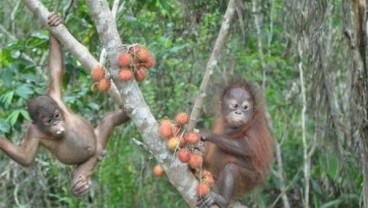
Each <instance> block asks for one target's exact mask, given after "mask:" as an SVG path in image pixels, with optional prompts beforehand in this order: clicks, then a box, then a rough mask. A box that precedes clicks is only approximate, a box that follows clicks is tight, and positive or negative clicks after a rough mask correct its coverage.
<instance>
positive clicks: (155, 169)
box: [153, 165, 165, 176]
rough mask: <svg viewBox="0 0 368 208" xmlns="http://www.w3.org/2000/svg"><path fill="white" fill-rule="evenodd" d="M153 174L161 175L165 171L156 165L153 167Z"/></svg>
mask: <svg viewBox="0 0 368 208" xmlns="http://www.w3.org/2000/svg"><path fill="white" fill-rule="evenodd" d="M153 174H154V175H155V176H163V175H164V174H165V171H164V170H163V169H162V168H161V166H160V165H156V166H155V167H154V168H153Z"/></svg>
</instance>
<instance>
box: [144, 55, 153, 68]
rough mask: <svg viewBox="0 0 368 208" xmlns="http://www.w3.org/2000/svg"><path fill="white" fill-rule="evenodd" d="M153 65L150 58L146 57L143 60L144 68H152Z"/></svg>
mask: <svg viewBox="0 0 368 208" xmlns="http://www.w3.org/2000/svg"><path fill="white" fill-rule="evenodd" d="M154 65H155V59H154V58H153V57H152V56H149V57H147V59H146V60H145V66H146V67H147V68H152V67H153V66H154Z"/></svg>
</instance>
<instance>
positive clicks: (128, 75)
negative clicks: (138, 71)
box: [119, 68, 133, 81]
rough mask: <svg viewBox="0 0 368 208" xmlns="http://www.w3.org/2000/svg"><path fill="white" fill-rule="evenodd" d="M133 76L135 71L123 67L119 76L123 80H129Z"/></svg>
mask: <svg viewBox="0 0 368 208" xmlns="http://www.w3.org/2000/svg"><path fill="white" fill-rule="evenodd" d="M132 77H133V72H132V70H130V69H129V68H122V69H121V70H120V72H119V78H120V79H121V80H123V81H128V80H130V79H131V78H132Z"/></svg>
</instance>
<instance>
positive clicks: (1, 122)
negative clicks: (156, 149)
mask: <svg viewBox="0 0 368 208" xmlns="http://www.w3.org/2000/svg"><path fill="white" fill-rule="evenodd" d="M42 2H43V4H44V5H45V7H46V8H48V10H49V11H56V12H57V13H58V14H62V15H63V16H64V18H65V26H66V28H67V29H68V30H69V31H70V33H71V34H73V36H74V37H75V38H76V39H77V40H78V41H79V42H81V43H82V44H83V45H85V46H86V47H87V48H88V50H89V51H90V53H91V54H92V55H93V56H94V57H96V59H98V58H99V56H100V53H101V51H102V45H101V44H100V40H99V36H98V34H97V32H96V26H95V23H94V22H93V19H92V17H91V14H90V11H89V7H88V6H87V3H86V1H74V0H68V1H48V0H43V1H42ZM236 2H237V6H236V12H235V14H234V18H233V20H232V22H231V26H230V28H229V32H228V35H227V37H226V39H225V44H224V46H223V47H222V48H221V53H220V58H219V59H218V63H217V65H216V67H215V69H214V73H213V74H212V78H211V80H212V81H211V84H210V88H209V92H212V91H211V90H212V89H214V88H216V87H218V86H217V85H219V84H218V83H221V81H219V80H223V79H225V78H224V77H226V75H228V74H235V75H236V76H239V77H243V78H245V79H246V80H248V81H251V82H254V83H257V84H258V85H259V86H260V88H262V89H263V90H264V96H265V98H266V101H267V107H268V108H267V110H268V112H269V118H270V125H271V126H272V130H273V133H274V136H275V147H274V153H275V154H274V155H275V157H274V158H275V159H274V161H273V164H272V168H271V172H270V174H269V176H268V178H267V180H266V181H265V183H264V184H262V186H261V187H260V188H258V189H257V190H256V191H255V192H253V193H252V194H250V195H248V196H242V197H238V198H237V200H238V201H240V202H241V203H242V204H245V205H247V206H248V207H323V208H327V207H363V206H364V207H368V199H367V198H368V195H367V194H365V193H368V188H367V187H368V186H367V185H366V184H367V183H368V182H367V180H368V176H367V174H368V173H367V172H368V171H364V169H365V170H367V167H368V165H367V160H368V154H367V148H366V147H367V146H368V145H367V144H368V141H367V137H368V136H367V127H366V126H367V106H368V105H367V102H366V95H367V79H366V74H367V67H366V64H365V63H366V56H365V54H366V53H365V50H366V47H363V46H365V43H366V40H365V39H366V36H365V34H366V27H365V26H364V25H365V24H359V23H362V22H366V15H364V12H363V13H361V12H359V11H361V10H359V9H358V10H357V9H356V10H354V6H356V7H355V8H358V7H359V6H361V9H363V10H364V9H366V7H365V4H364V3H362V2H365V1H338V0H300V1H294V0H248V1H240V0H238V1H236ZM108 3H109V4H110V5H112V1H108ZM359 4H361V5H359ZM362 4H364V5H362ZM0 5H1V9H0V30H1V33H0V67H1V68H0V76H1V80H0V133H1V134H2V135H5V136H6V137H7V138H8V139H9V140H11V141H13V142H15V143H19V142H21V141H22V137H23V133H24V130H25V128H26V124H27V123H29V122H30V119H29V115H28V113H27V111H26V102H27V100H29V99H30V98H31V97H33V96H35V95H38V94H42V93H44V92H45V89H46V87H47V83H48V78H47V59H48V31H47V29H45V27H43V26H42V25H41V23H40V22H39V21H38V20H37V18H36V17H35V15H34V14H33V13H32V12H30V11H29V9H28V8H27V7H26V6H25V5H24V3H23V2H22V1H20V0H16V1H12V0H3V1H1V3H0ZM227 6H228V1H225V0H214V1H205V0H192V1H174V0H148V1H121V2H120V4H119V7H118V10H117V14H116V25H117V29H118V32H119V34H120V36H121V38H122V40H123V42H124V43H126V44H131V43H140V44H142V45H145V46H146V47H148V48H149V49H150V51H151V53H152V54H153V55H154V57H155V60H156V65H155V67H154V68H153V69H150V70H149V71H148V76H147V79H146V80H145V81H144V82H142V83H140V84H139V88H140V90H141V91H142V93H143V97H144V99H145V102H146V103H147V105H148V106H149V108H150V111H151V113H152V114H153V115H154V116H155V118H156V119H157V120H158V121H159V120H160V119H162V118H164V117H165V116H167V117H169V118H173V117H174V116H175V114H176V113H177V112H181V111H183V112H187V113H190V112H191V110H192V108H193V103H194V99H195V97H196V96H197V95H198V93H199V86H200V84H201V81H202V79H203V76H204V73H205V69H206V65H207V62H208V60H209V57H210V55H211V53H212V50H213V47H214V43H215V40H216V38H217V36H218V33H219V30H220V27H221V23H222V21H223V15H224V13H225V10H226V8H227ZM364 11H365V10H364ZM359 15H360V16H359ZM359 21H360V22H359ZM361 37H363V38H361ZM63 51H64V54H65V55H64V58H65V70H66V73H65V74H64V78H63V90H64V101H65V102H66V103H67V105H68V106H70V108H72V110H73V111H74V112H77V113H78V114H80V115H83V116H84V117H86V118H87V120H89V121H91V123H92V124H93V125H96V124H97V121H99V119H100V118H101V117H102V116H103V115H104V114H105V113H106V112H108V111H111V110H113V109H116V108H117V107H118V106H117V105H116V104H114V101H113V100H112V99H111V97H110V96H109V95H106V94H103V93H95V92H92V91H91V89H90V88H91V85H92V81H91V77H90V72H89V71H88V70H86V69H85V67H83V66H82V65H81V63H80V62H78V60H77V59H76V58H75V57H73V55H72V54H71V53H70V51H69V50H67V49H66V48H65V49H64V50H63ZM215 83H217V84H215ZM220 87H221V86H220ZM211 95H212V94H211ZM212 109H213V104H211V100H208V101H206V102H205V105H204V107H203V110H202V112H201V115H200V119H199V120H198V123H199V125H201V126H204V127H207V128H209V127H210V126H211V124H212V122H213V116H212ZM364 121H365V122H364ZM364 126H365V127H364ZM133 138H134V139H137V140H139V141H142V140H143V139H142V136H141V134H140V132H139V131H137V128H136V127H135V125H134V123H133V122H130V123H129V124H124V125H123V126H122V127H118V128H116V129H115V131H114V134H113V137H112V138H111V139H110V142H109V145H108V154H107V156H106V157H105V158H104V160H103V161H102V162H101V163H100V165H99V166H98V168H97V169H96V170H95V173H94V175H93V188H92V190H91V192H90V193H89V194H88V195H87V196H85V197H82V198H74V197H72V196H71V194H70V190H69V186H70V180H69V179H70V173H71V170H72V167H70V166H65V165H63V164H61V163H60V162H58V161H56V160H55V159H54V158H53V157H52V156H51V155H50V154H49V153H48V152H47V151H45V150H43V151H41V152H39V153H38V155H37V159H36V162H35V163H34V164H33V165H32V166H31V167H29V168H24V167H22V166H20V165H18V164H16V163H14V162H13V161H11V160H10V159H9V158H8V157H7V156H6V155H5V154H4V153H2V152H0V207H173V206H176V207H188V205H187V202H186V201H185V200H184V199H183V196H182V195H181V193H179V192H178V191H177V189H176V187H175V186H174V185H172V183H170V180H169V179H168V178H167V177H166V176H163V177H160V178H158V177H155V176H153V174H152V168H153V166H155V165H156V164H157V161H156V160H155V158H154V157H153V156H152V155H151V154H150V152H149V151H146V150H144V149H142V148H141V147H139V146H137V145H136V143H134V142H132V141H133ZM364 192H365V193H364Z"/></svg>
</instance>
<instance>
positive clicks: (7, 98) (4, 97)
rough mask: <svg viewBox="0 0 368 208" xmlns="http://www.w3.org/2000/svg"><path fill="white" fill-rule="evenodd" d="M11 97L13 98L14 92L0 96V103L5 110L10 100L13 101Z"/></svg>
mask: <svg viewBox="0 0 368 208" xmlns="http://www.w3.org/2000/svg"><path fill="white" fill-rule="evenodd" d="M13 97H14V91H10V92H7V93H5V94H4V95H2V96H1V97H0V99H1V102H2V103H4V108H5V109H7V108H9V106H10V104H11V102H12V100H13Z"/></svg>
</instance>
